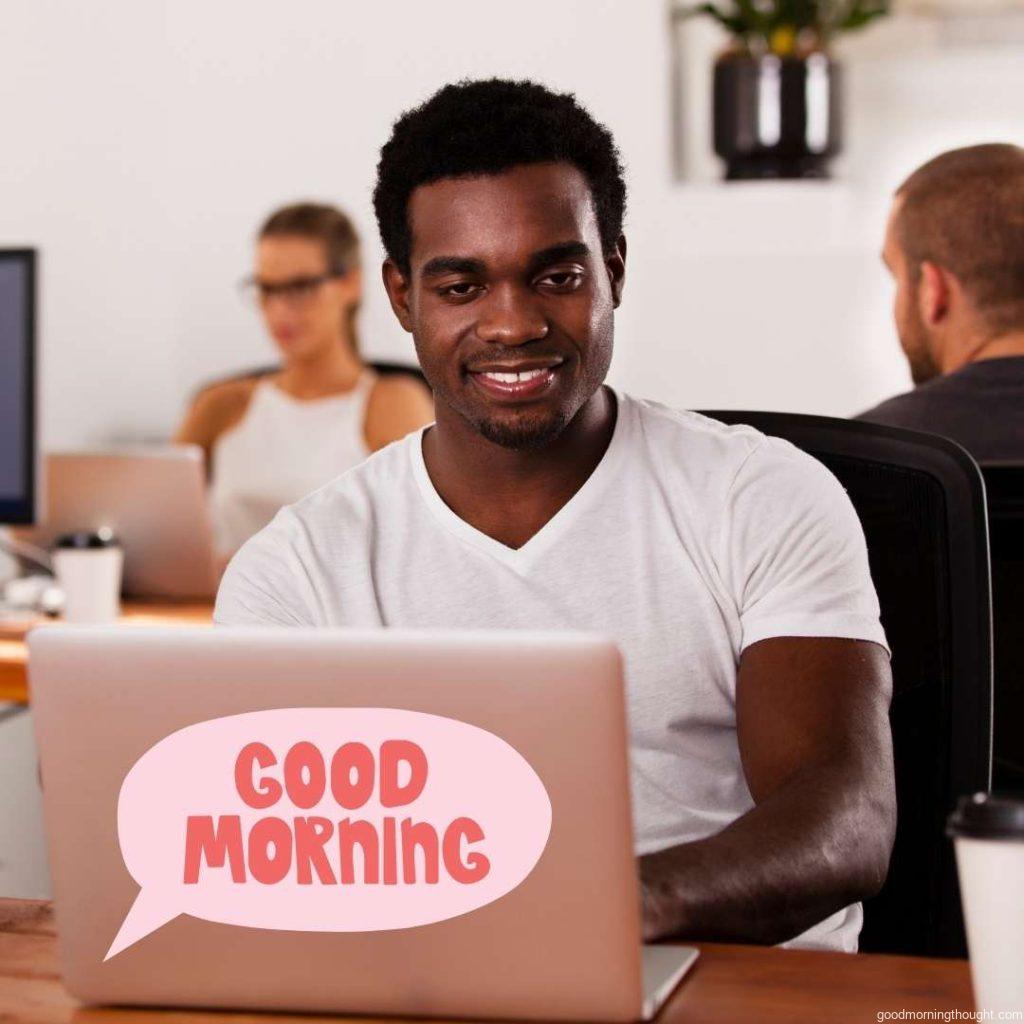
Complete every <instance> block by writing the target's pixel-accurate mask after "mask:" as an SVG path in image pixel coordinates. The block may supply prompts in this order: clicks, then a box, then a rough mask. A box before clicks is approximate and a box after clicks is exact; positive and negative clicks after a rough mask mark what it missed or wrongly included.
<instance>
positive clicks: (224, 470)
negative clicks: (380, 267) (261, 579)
mask: <svg viewBox="0 0 1024 1024" xmlns="http://www.w3.org/2000/svg"><path fill="white" fill-rule="evenodd" d="M246 288H247V290H248V291H250V292H251V293H252V295H253V297H254V299H255V300H256V302H257V303H258V305H259V308H260V310H261V312H262V315H263V321H264V323H265V325H266V328H267V331H268V333H269V334H270V336H271V338H272V339H273V340H274V342H275V344H276V345H277V347H278V349H279V351H280V353H281V367H280V369H279V370H277V371H276V372H272V373H269V374H264V375H260V376H256V377H253V376H249V375H243V376H239V377H237V378H234V379H230V380H227V381H223V382H220V383H217V384H214V385H211V386H210V387H207V388H205V389H204V390H203V391H201V392H200V393H199V394H198V395H197V396H196V398H195V400H194V401H193V403H192V407H191V408H190V409H189V411H188V414H187V415H186V417H185V420H184V422H183V423H182V425H181V427H180V429H179V430H178V433H177V435H176V437H175V440H176V441H178V442H179V443H183V444H189V443H190V444H198V445H200V446H201V447H202V448H203V451H204V452H205V453H206V458H207V467H208V470H209V473H210V479H211V491H210V497H211V508H212V514H213V521H214V531H215V535H216V540H217V547H218V549H219V552H220V554H221V556H222V558H224V559H225V560H226V558H227V557H229V556H230V555H231V554H233V553H234V551H236V550H237V549H238V548H239V547H241V545H242V544H243V543H244V542H245V541H246V540H247V539H248V538H249V537H251V536H252V535H253V534H254V533H256V532H258V531H259V530H260V529H262V528H263V527H264V526H265V525H266V524H267V523H268V522H270V520H271V519H272V518H273V516H274V514H275V513H276V512H277V510H278V509H279V508H281V507H282V506H283V505H288V504H291V503H292V502H295V501H297V500H298V499H299V498H301V497H303V496H304V495H306V494H308V493H309V492H310V491H313V490H315V489H316V488H318V487H320V486H321V485H323V484H325V483H327V482H328V481H329V480H332V479H334V477H336V476H338V475H339V474H341V473H343V472H345V470H347V469H350V468H351V467H352V466H355V465H356V464H358V463H360V462H362V461H363V459H365V458H366V457H367V456H368V455H370V454H371V453H372V452H374V451H376V450H377V449H379V448H383V447H384V446H385V445H387V444H390V443H391V442H392V441H395V440H397V439H398V438H400V437H404V436H405V435H406V434H408V433H410V432H411V431H413V430H416V429H418V428H419V427H421V426H423V425H424V424H425V423H429V422H431V421H432V420H433V418H434V414H433V404H432V401H431V395H430V391H429V390H428V389H427V387H426V386H425V385H424V384H422V383H421V382H420V381H419V379H418V378H416V377H414V376H413V375H411V374H404V373H402V374H391V375H388V376H378V375H377V374H375V373H374V372H373V371H372V370H371V369H370V368H369V367H367V365H366V364H365V363H364V361H363V360H362V358H361V357H360V354H359V346H358V343H357V335H356V314H357V311H358V309H359V303H360V299H361V297H362V275H361V271H360V260H359V239H358V237H357V235H356V233H355V230H354V228H353V227H352V224H351V222H350V221H349V219H348V218H347V217H346V216H345V214H343V213H342V212H341V211H340V210H337V209H335V208H334V207H331V206H323V205H318V204H314V203H300V204H297V205H294V206H288V207H285V208H283V209H281V210H278V211H277V212H276V213H274V214H272V215H271V216H270V217H269V219H268V220H267V221H266V223H265V224H264V225H263V227H262V228H261V229H260V232H259V235H258V238H257V244H256V271H255V274H254V275H253V276H252V277H251V278H249V279H248V280H247V281H246Z"/></svg>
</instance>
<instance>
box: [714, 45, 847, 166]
mask: <svg viewBox="0 0 1024 1024" xmlns="http://www.w3.org/2000/svg"><path fill="white" fill-rule="evenodd" d="M841 113H842V95H841V76H840V69H839V66H838V65H837V64H836V63H835V61H833V60H832V58H831V57H830V56H829V55H828V54H827V53H823V52H816V53H811V54H809V55H807V56H806V57H778V56H776V55H774V54H764V55H762V56H752V55H750V54H748V53H740V52H729V53H725V54H723V55H722V56H721V57H719V58H718V60H717V61H716V62H715V71H714V141H715V152H716V153H717V154H718V155H719V156H720V157H722V159H723V160H724V161H725V165H726V173H725V177H726V180H728V181H741V180H750V179H759V178H761V179H763V178H827V177H829V161H830V160H831V159H832V157H834V156H835V155H836V154H837V153H838V152H839V149H840V144H841V138H842V136H841Z"/></svg>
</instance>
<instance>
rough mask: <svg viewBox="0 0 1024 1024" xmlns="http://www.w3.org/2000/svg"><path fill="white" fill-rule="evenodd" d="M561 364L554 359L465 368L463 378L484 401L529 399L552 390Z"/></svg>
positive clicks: (561, 360)
mask: <svg viewBox="0 0 1024 1024" xmlns="http://www.w3.org/2000/svg"><path fill="white" fill-rule="evenodd" d="M564 362H565V360H564V359H561V358H557V357H556V358H549V359H543V360H539V359H530V360H522V361H518V362H493V363H483V364H480V365H477V366H474V367H472V368H467V370H466V374H467V376H468V377H469V378H470V380H472V381H473V383H474V385H476V386H477V387H478V388H480V390H481V391H483V392H484V393H485V394H486V395H487V396H488V397H491V398H499V399H505V400H507V399H532V398H536V397H537V396H539V395H541V394H543V393H544V392H545V391H547V390H548V389H549V388H551V387H552V385H553V384H554V382H555V379H556V377H557V375H558V372H559V369H560V367H561V366H562V364H563V363H564Z"/></svg>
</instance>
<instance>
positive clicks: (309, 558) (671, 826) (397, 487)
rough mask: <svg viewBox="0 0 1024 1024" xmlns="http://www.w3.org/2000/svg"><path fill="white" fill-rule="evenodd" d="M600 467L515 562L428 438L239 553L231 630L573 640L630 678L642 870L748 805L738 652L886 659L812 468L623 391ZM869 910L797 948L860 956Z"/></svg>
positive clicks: (835, 487) (820, 470)
mask: <svg viewBox="0 0 1024 1024" xmlns="http://www.w3.org/2000/svg"><path fill="white" fill-rule="evenodd" d="M616 397H617V408H618V413H617V418H616V424H615V430H614V433H613V435H612V439H611V442H610V444H609V446H608V449H607V451H606V452H605V454H604V457H603V458H602V460H601V462H600V463H599V464H598V466H597V468H596V469H595V470H594V471H593V473H592V474H591V475H590V477H589V478H588V479H587V481H586V482H585V483H584V484H583V486H582V487H581V488H580V489H579V491H577V492H576V494H575V495H574V496H573V497H572V498H571V499H570V500H569V501H568V502H567V503H566V504H565V505H564V506H563V507H562V509H561V510H560V511H559V512H558V513H557V514H556V515H555V516H554V517H553V518H552V519H551V520H550V521H549V522H548V523H547V524H546V525H545V526H544V527H543V528H542V529H541V530H540V531H539V532H538V533H537V534H535V535H534V536H533V537H532V538H531V539H530V540H529V541H528V542H527V543H526V544H524V545H523V546H522V547H521V548H519V549H516V550H513V549H511V548H508V547H506V546H505V545H503V544H501V543H500V542H498V541H496V540H494V539H492V538H490V537H488V536H486V535H485V534H483V533H481V532H480V531H478V530H476V529H474V527H472V526H470V525H469V524H468V523H466V522H465V521H464V520H462V519H460V518H459V517H458V516H457V515H456V514H455V513H454V512H453V511H452V510H451V509H450V508H449V507H448V506H447V505H446V504H445V503H444V501H443V500H442V499H441V497H440V496H439V495H438V493H437V491H436V490H435V488H434V486H433V484H432V482H431V480H430V476H429V474H428V473H427V469H426V466H425V464H424V461H423V449H422V437H423V431H417V432H415V433H413V434H410V435H409V436H408V437H406V438H404V439H403V440H401V441H397V442H395V443H394V444H392V445H390V446H388V447H387V448H385V449H383V450H382V451H380V452H378V453H377V454H376V455H373V456H372V457H371V458H370V459H368V460H367V461H366V462H364V463H363V464H362V465H360V466H358V467H356V468H354V469H352V470H350V471H349V472H347V473H345V474H344V475H342V476H340V477H338V479H336V480H334V481H333V482H332V483H330V484H327V485H326V486H325V487H322V488H321V489H320V490H318V491H315V492H314V493H313V494H311V495H309V496H308V497H306V498H304V499H303V500H302V501H300V502H298V503H297V504H295V505H291V506H289V507H287V508H284V509H282V510H281V511H280V512H279V513H278V514H277V516H276V517H275V519H274V520H273V522H271V523H270V525H269V526H267V527H266V528H265V529H264V530H263V531H262V532H260V533H259V534H257V535H256V536H255V537H253V538H252V539H251V540H250V541H249V542H248V543H247V544H246V545H245V546H244V547H243V548H242V550H241V551H240V552H239V553H238V554H237V555H236V556H235V558H234V559H233V561H232V562H231V564H230V566H229V567H228V570H227V572H226V574H225V576H224V579H223V582H222V584H221V588H220V592H219V594H218V595H217V606H216V610H215V615H214V617H215V620H216V621H217V622H218V623H220V624H225V625H246V624H252V625H255V624H279V625H283V626H299V625H303V626H306V625H308V626H357V627H375V626H395V627H409V628H426V629H446V628H453V627H458V628H470V629H473V628H478V629H537V628H543V629H572V630H586V631H590V632H595V633H600V634H604V635H605V636H608V637H611V638H612V639H613V640H615V641H616V642H617V643H618V645H619V647H620V649H621V650H622V653H623V655H624V660H625V669H626V698H627V710H628V716H629V726H630V757H631V778H632V796H633V816H634V829H635V839H636V851H637V854H638V855H641V854H645V853H651V852H654V851H657V850H661V849H665V848H667V847H670V846H674V845H677V844H679V843H685V842H688V841H691V840H695V839H699V838H703V837H706V836H708V835H711V834H713V833H715V832H718V831H720V830H721V829H722V828H723V827H724V826H726V825H728V824H729V823H730V822H731V821H733V820H734V819H736V818H737V817H739V816H740V815H741V814H743V813H744V812H746V811H748V810H750V808H751V807H752V806H753V800H752V799H751V796H750V792H749V790H748V788H747V784H746V780H745V777H744V774H743V768H742V765H741V762H740V754H739V748H738V744H737V738H736V700H735V698H736V673H737V666H738V662H739V657H740V654H741V652H742V651H743V649H744V648H745V647H747V646H749V645H750V644H753V643H756V642H757V641H758V640H763V639H765V638H767V637H774V636H828V637H849V638H854V639H863V640H870V641H873V642H875V643H878V644H881V645H883V646H884V645H885V636H884V633H883V630H882V627H881V625H880V623H879V618H878V601H877V598H876V596H875V592H874V588H873V586H872V583H871V576H870V573H869V570H868V561H867V552H866V548H865V544H864V536H863V533H862V531H861V526H860V522H859V520H858V519H857V516H856V513H855V512H854V510H853V507H852V506H851V504H850V502H849V499H848V498H847V496H846V493H845V492H844V491H843V489H842V487H841V486H840V485H839V483H838V482H837V481H836V479H835V478H834V477H833V476H832V475H831V474H830V473H829V472H828V471H827V470H826V469H825V468H824V467H823V466H822V465H821V464H820V463H818V462H817V461H815V460H814V459H812V458H811V457H810V456H808V455H805V454H804V453H802V452H800V451H799V450H798V449H796V448H795V447H793V446H792V445H790V444H789V443H787V442H785V441H782V440H780V439H778V438H771V437H766V436H764V435H763V434H761V433H759V432H758V431H756V430H753V429H752V428H750V427H745V426H736V427H727V426H724V425H723V424H721V423H719V422H717V421H715V420H710V419H707V418H705V417H703V416H699V415H697V414H696V413H691V412H679V411H675V410H671V409H668V408H665V407H664V406H660V405H657V404H654V403H651V402H643V401H638V400H636V399H633V398H630V397H628V396H625V395H621V394H617V395H616ZM861 918H862V915H861V909H860V906H859V904H855V905H852V906H849V907H847V908H845V909H844V910H841V911H839V912H837V913H836V914H833V915H832V916H831V917H829V918H827V919H826V920H825V921H822V922H820V923H819V924H818V925H816V926H815V927H814V928H812V929H810V930H809V931H807V932H805V933H804V934H803V935H802V936H799V937H798V938H797V939H794V940H793V941H792V943H791V944H793V945H799V946H805V947H812V948H813V947H817V948H828V949H841V950H855V949H856V946H857V935H858V933H859V931H860V925H861Z"/></svg>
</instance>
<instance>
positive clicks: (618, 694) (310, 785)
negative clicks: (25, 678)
mask: <svg viewBox="0 0 1024 1024" xmlns="http://www.w3.org/2000/svg"><path fill="white" fill-rule="evenodd" d="M28 643H29V652H30V653H29V674H30V683H31V688H32V695H33V710H34V717H35V726H36V732H37V741H38V746H39V752H40V759H41V771H42V781H43V793H44V802H45V812H46V824H47V832H48V840H49V846H50V858H51V867H52V873H53V886H54V899H55V911H56V917H57V929H58V935H59V948H60V960H61V968H62V973H63V977H64V980H65V983H66V984H67V986H68V988H69V989H70V991H71V992H72V993H73V994H74V995H75V996H77V997H78V998H80V999H81V1000H83V1001H85V1002H87V1003H115V1004H145V1005H151V1006H206V1007H225V1008H237V1009H251V1010H257V1009H263V1010H278V1011H284V1010H288V1011H308V1012H322V1013H324V1012H326V1013H339V1012H341V1013H357V1014H381V1015H414V1016H434V1017H438V1016H444V1017H452V1016H455V1017H471V1018H520V1019H533V1020H589V1021H629V1020H638V1019H649V1018H650V1017H651V1016H653V1014H654V1013H655V1012H656V1011H657V1009H658V1007H659V1006H660V1005H661V1004H662V1003H663V1002H664V1000H665V999H666V998H667V997H668V995H669V994H670V993H671V991H672V990H673V988H674V987H675V986H676V984H677V983H678V982H679V980H680V979H681V978H682V976H683V975H684V974H685V973H686V971H687V970H688V968H689V967H690V966H691V965H692V963H693V962H694V960H695V959H696V957H697V951H696V950H694V949H690V948H687V947H684V946H677V945H663V946H656V947H643V946H642V945H641V938H640V910H639V908H640V901H639V894H638V888H637V874H636V861H635V858H634V854H633V841H632V825H631V817H630V797H629V779H628V760H627V734H626V723H625V711H624V702H623V679H622V665H621V659H620V656H619V653H618V651H617V649H616V648H615V647H614V645H612V644H611V643H609V642H607V641H604V640H601V639H597V638H594V637H588V636H585V635H578V634H553V633H551V634H546V633H536V634H533V633H521V632H505V633H497V632H496V633H468V632H467V633H444V632H431V633H427V632H422V633H421V632H406V631H397V630H374V631H343V630H327V629H324V630H306V629H288V630H284V629H274V628H270V629H250V628H230V629H228V628H225V629H215V630H208V629H202V628H196V629H191V628H184V627H178V628H173V629H147V628H138V629H127V628H124V627H120V628H118V627H73V626H44V627H40V628H38V629H36V630H35V631H34V632H32V633H31V634H30V636H29V640H28ZM683 998H685V995H684V996H683Z"/></svg>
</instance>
